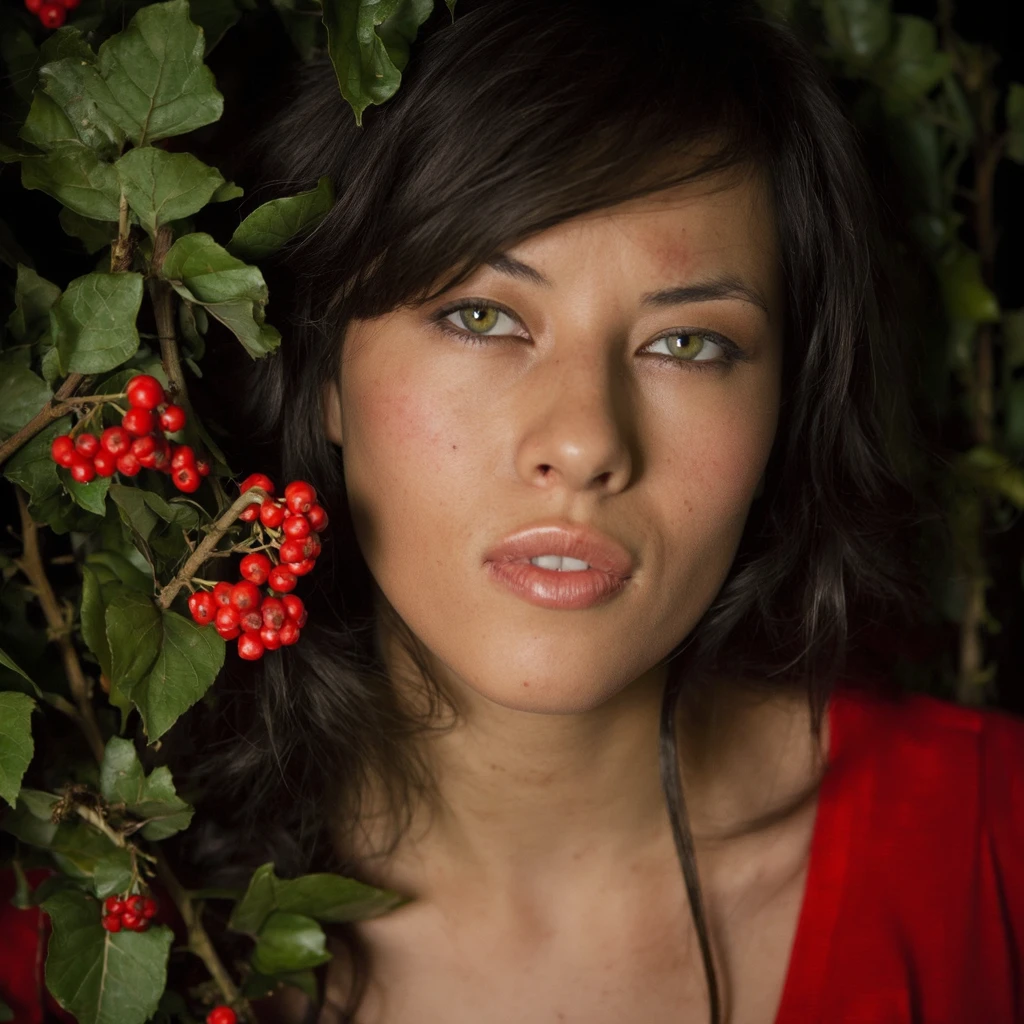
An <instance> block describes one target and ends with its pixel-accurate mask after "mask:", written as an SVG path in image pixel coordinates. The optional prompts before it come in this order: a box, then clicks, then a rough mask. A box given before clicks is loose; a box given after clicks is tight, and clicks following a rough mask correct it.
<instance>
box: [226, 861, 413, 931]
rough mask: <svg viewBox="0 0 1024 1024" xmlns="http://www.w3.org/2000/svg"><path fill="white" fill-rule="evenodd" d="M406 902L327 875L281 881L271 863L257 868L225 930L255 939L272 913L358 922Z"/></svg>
mask: <svg viewBox="0 0 1024 1024" xmlns="http://www.w3.org/2000/svg"><path fill="white" fill-rule="evenodd" d="M405 902H407V901H406V898H405V897H404V896H401V895H400V894H398V893H396V892H392V891H390V890H388V889H376V888H374V887H373V886H370V885H365V884H364V883H362V882H357V881H356V880H355V879H354V878H346V877H345V876H344V875H335V874H330V873H326V872H325V873H318V874H313V875H302V876H300V877H299V878H293V879H281V878H278V877H277V876H276V875H275V874H274V865H273V864H272V863H267V864H263V865H261V866H260V867H258V868H257V869H256V870H255V871H254V872H253V875H252V878H251V879H250V880H249V887H248V889H247V890H246V892H245V895H244V896H243V897H242V899H241V900H239V901H238V903H236V904H235V908H234V910H233V911H232V914H231V919H230V921H229V922H228V927H229V928H231V929H232V930H233V931H237V932H246V933H248V934H249V935H256V934H258V933H259V931H260V929H261V928H262V927H263V923H264V921H265V920H266V919H267V917H268V915H270V914H271V913H273V912H274V911H278V910H280V911H286V912H288V913H291V914H304V915H306V916H308V917H314V918H316V919H317V920H319V921H331V922H342V921H361V920H365V919H366V918H369V917H376V916H378V915H380V914H384V913H386V912H387V911H389V910H393V909H394V908H395V907H398V906H400V905H401V904H402V903H405Z"/></svg>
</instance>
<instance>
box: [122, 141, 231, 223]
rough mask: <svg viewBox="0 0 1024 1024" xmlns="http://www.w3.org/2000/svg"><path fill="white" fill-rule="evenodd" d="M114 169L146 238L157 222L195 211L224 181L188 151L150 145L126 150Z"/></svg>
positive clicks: (216, 171)
mask: <svg viewBox="0 0 1024 1024" xmlns="http://www.w3.org/2000/svg"><path fill="white" fill-rule="evenodd" d="M114 169H115V170H116V171H117V174H118V177H119V178H120V181H121V189H122V191H123V192H124V194H125V197H126V198H127V200H128V205H129V206H130V207H131V208H132V210H134V212H135V214H136V215H137V216H138V218H139V221H140V223H141V224H142V226H143V227H144V228H145V229H146V230H147V231H148V232H149V234H150V237H153V236H155V235H156V232H157V228H158V227H159V226H160V225H161V224H166V223H167V222H168V221H172V220H177V219H178V218H179V217H188V216H190V215H191V214H193V213H198V212H199V211H200V210H201V209H202V208H203V207H204V206H205V205H206V204H207V203H208V202H210V199H211V197H212V196H213V195H214V193H215V192H216V191H217V189H219V188H220V187H221V186H222V185H223V184H224V176H223V175H222V174H221V173H220V171H218V170H217V169H216V168H215V167H208V166H207V165H206V164H204V163H203V162H202V161H201V160H198V159H196V157H194V156H193V155H192V154H191V153H168V152H167V151H166V150H164V149H157V148H155V147H153V146H145V147H143V148H141V149H131V150H129V151H128V152H127V153H125V155H124V156H123V157H121V159H120V160H118V161H117V163H116V164H114Z"/></svg>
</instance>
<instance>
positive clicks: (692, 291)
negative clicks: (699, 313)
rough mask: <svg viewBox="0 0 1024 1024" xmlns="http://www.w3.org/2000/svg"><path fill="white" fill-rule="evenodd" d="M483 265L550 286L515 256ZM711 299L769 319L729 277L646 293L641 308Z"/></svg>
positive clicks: (756, 299) (755, 298)
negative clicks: (748, 307) (746, 306)
mask: <svg viewBox="0 0 1024 1024" xmlns="http://www.w3.org/2000/svg"><path fill="white" fill-rule="evenodd" d="M484 265H485V266H488V267H491V268H492V269H493V270H496V271H498V273H499V274H505V275H506V276H507V277H514V278H517V279H518V280H520V281H529V282H530V283H531V284H538V285H543V286H544V287H545V288H550V287H551V282H550V281H549V280H548V279H547V278H546V277H545V276H544V275H543V274H542V273H541V272H540V271H539V270H535V269H534V268H533V267H531V266H529V264H526V263H523V262H522V261H521V260H517V259H516V258H515V257H514V256H509V255H508V253H504V252H500V253H498V254H497V255H496V256H494V257H493V258H491V259H489V260H486V261H485V264H484ZM714 299H741V300H743V301H744V302H749V303H751V304H752V305H754V306H757V308H758V309H760V310H763V311H764V313H765V315H766V316H767V315H769V314H768V303H767V302H765V300H764V298H763V297H762V296H761V294H760V293H759V292H758V291H757V290H756V289H754V288H751V287H750V286H749V285H747V284H744V283H743V282H742V281H741V280H739V278H736V277H732V276H729V275H726V276H723V277H716V278H712V279H710V280H706V281H697V282H694V283H693V284H687V285H679V286H677V287H675V288H663V289H661V290H660V291H656V292H647V293H645V294H644V295H643V296H641V299H640V304H641V305H642V306H653V307H655V308H661V307H663V306H678V305H682V304H684V303H687V302H709V301H712V300H714Z"/></svg>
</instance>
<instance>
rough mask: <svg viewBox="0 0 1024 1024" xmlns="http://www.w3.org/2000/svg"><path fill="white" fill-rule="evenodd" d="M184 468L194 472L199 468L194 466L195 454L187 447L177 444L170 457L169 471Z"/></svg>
mask: <svg viewBox="0 0 1024 1024" xmlns="http://www.w3.org/2000/svg"><path fill="white" fill-rule="evenodd" d="M185 466H191V467H192V468H193V469H196V470H198V468H199V467H198V466H196V453H195V452H194V451H192V449H191V447H189V445H187V444H179V445H178V446H177V447H176V448H175V449H174V452H173V453H172V455H171V469H182V468H183V467H185Z"/></svg>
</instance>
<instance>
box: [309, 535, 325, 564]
mask: <svg viewBox="0 0 1024 1024" xmlns="http://www.w3.org/2000/svg"><path fill="white" fill-rule="evenodd" d="M323 549H324V546H323V545H322V544H321V543H320V538H319V537H317V536H316V534H314V535H313V536H312V537H310V538H309V557H310V558H319V557H320V552H321V551H323Z"/></svg>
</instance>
